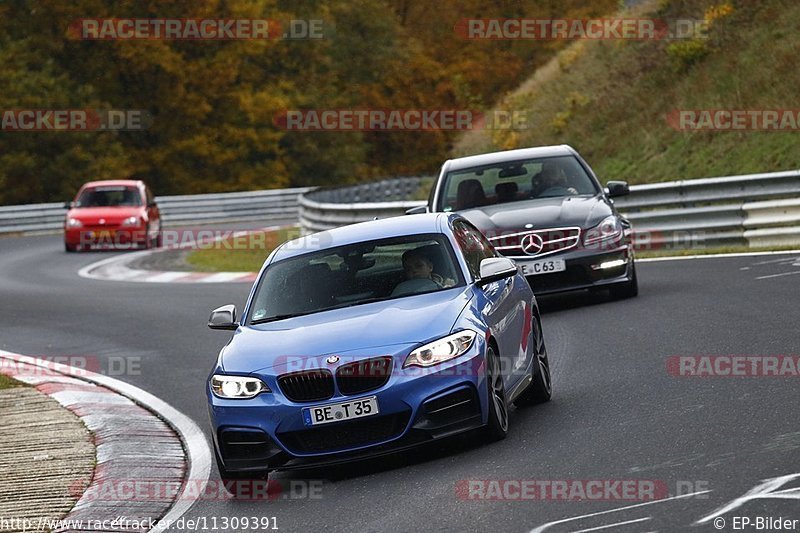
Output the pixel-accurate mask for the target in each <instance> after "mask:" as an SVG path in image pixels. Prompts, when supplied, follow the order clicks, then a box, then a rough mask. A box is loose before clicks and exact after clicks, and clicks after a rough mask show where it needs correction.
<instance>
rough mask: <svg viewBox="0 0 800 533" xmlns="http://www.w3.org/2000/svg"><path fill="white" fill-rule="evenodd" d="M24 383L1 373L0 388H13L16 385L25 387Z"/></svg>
mask: <svg viewBox="0 0 800 533" xmlns="http://www.w3.org/2000/svg"><path fill="white" fill-rule="evenodd" d="M23 386H24V384H23V383H20V382H19V381H16V380H14V379H11V378H10V377H8V376H6V375H5V374H0V390H3V389H13V388H14V387H23Z"/></svg>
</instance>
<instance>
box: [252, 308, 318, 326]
mask: <svg viewBox="0 0 800 533" xmlns="http://www.w3.org/2000/svg"><path fill="white" fill-rule="evenodd" d="M319 311H324V309H314V310H313V311H306V312H305V313H287V314H285V315H275V316H268V317H266V318H257V319H256V320H251V321H250V324H251V325H253V326H255V325H257V324H264V323H266V322H275V321H278V320H286V319H289V318H294V317H297V316H305V315H310V314H311V313H316V312H319Z"/></svg>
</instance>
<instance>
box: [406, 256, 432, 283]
mask: <svg viewBox="0 0 800 533" xmlns="http://www.w3.org/2000/svg"><path fill="white" fill-rule="evenodd" d="M403 269H405V271H406V276H407V277H408V279H416V278H430V277H431V272H433V265H432V264H431V262H430V261H428V260H427V259H425V258H424V257H409V258H408V259H406V260H405V261H403Z"/></svg>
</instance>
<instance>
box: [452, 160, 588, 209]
mask: <svg viewBox="0 0 800 533" xmlns="http://www.w3.org/2000/svg"><path fill="white" fill-rule="evenodd" d="M442 191H443V194H442V197H441V199H440V200H439V203H440V204H441V210H442V211H461V210H464V209H473V208H477V207H484V206H487V205H495V204H502V203H509V202H519V201H524V200H533V199H539V198H556V197H564V196H578V195H589V196H594V195H595V194H597V193H598V192H599V189H598V187H597V185H596V184H595V181H594V180H593V179H592V178H591V177H590V176H589V174H588V173H587V172H586V170H585V169H584V168H583V166H582V165H581V164H580V162H578V160H577V159H576V158H575V157H573V156H561V157H546V158H537V159H525V160H521V161H504V162H502V163H495V164H492V165H484V166H479V167H473V168H467V169H460V170H454V171H451V172H449V173H448V174H447V176H446V177H445V184H444V188H443V189H442Z"/></svg>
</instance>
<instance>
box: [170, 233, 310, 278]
mask: <svg viewBox="0 0 800 533" xmlns="http://www.w3.org/2000/svg"><path fill="white" fill-rule="evenodd" d="M299 236H300V228H299V227H297V226H292V227H288V228H280V229H278V230H275V231H267V232H264V231H255V232H252V233H248V234H247V235H245V236H241V237H230V238H228V239H222V240H220V241H216V242H214V243H213V244H212V243H209V244H208V245H207V246H205V247H203V248H201V249H199V250H194V251H193V252H191V253H190V254H189V255H188V256H187V257H186V262H187V263H188V264H190V265H192V267H194V269H195V270H197V271H198V272H258V271H259V270H260V269H261V265H262V264H263V263H264V260H265V259H266V258H267V256H269V254H270V252H272V250H274V249H275V248H276V247H277V246H278V245H280V244H282V243H284V242H286V241H288V240H291V239H295V238H297V237H299Z"/></svg>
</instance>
